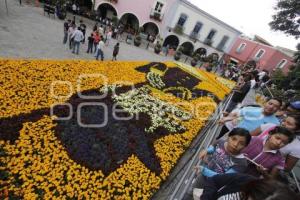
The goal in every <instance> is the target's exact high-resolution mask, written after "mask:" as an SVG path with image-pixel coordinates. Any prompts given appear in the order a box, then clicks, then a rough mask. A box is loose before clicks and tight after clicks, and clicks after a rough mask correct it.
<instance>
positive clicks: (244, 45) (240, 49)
mask: <svg viewBox="0 0 300 200" xmlns="http://www.w3.org/2000/svg"><path fill="white" fill-rule="evenodd" d="M245 47H246V44H245V43H242V44H240V46H239V47H238V48H237V49H236V52H237V53H241V52H242V51H244V49H245Z"/></svg>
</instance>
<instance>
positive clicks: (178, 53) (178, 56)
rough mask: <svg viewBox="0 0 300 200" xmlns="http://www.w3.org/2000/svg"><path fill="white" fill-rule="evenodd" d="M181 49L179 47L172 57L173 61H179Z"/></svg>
mask: <svg viewBox="0 0 300 200" xmlns="http://www.w3.org/2000/svg"><path fill="white" fill-rule="evenodd" d="M182 51H183V47H179V48H178V49H177V51H176V53H175V55H174V59H175V60H180V58H181V55H182Z"/></svg>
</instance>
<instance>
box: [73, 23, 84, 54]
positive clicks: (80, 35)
mask: <svg viewBox="0 0 300 200" xmlns="http://www.w3.org/2000/svg"><path fill="white" fill-rule="evenodd" d="M72 38H73V39H74V46H73V51H72V53H75V49H76V54H77V55H78V54H79V47H80V42H81V41H82V40H83V38H84V36H83V33H82V32H81V30H80V27H78V28H77V30H76V31H74V33H73V34H72Z"/></svg>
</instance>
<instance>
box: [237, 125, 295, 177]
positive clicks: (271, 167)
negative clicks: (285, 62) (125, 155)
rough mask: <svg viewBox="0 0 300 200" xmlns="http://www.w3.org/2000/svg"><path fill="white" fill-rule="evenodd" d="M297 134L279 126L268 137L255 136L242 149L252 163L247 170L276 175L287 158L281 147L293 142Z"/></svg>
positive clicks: (258, 173)
mask: <svg viewBox="0 0 300 200" xmlns="http://www.w3.org/2000/svg"><path fill="white" fill-rule="evenodd" d="M294 138H295V135H294V134H293V133H292V132H290V131H289V130H288V129H286V128H284V127H280V126H277V127H276V128H275V129H273V130H271V131H270V132H269V135H268V137H259V136H254V137H252V139H251V142H250V144H249V145H248V146H247V147H246V148H245V149H244V150H243V151H242V152H243V153H244V154H245V156H246V157H247V158H248V160H250V161H251V163H250V164H249V165H248V170H247V172H248V173H250V174H252V175H254V176H260V175H271V176H273V177H275V176H276V175H277V174H278V172H279V170H282V169H284V164H285V159H284V157H283V156H282V155H281V153H280V151H279V150H280V149H281V148H282V147H284V146H286V145H287V144H289V143H291V142H292V141H293V140H294Z"/></svg>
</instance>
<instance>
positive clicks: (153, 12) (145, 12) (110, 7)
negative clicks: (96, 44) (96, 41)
mask: <svg viewBox="0 0 300 200" xmlns="http://www.w3.org/2000/svg"><path fill="white" fill-rule="evenodd" d="M174 2H176V0H168V1H167V0H96V1H95V7H94V9H95V10H96V11H97V13H99V14H100V17H101V18H102V19H103V18H106V19H112V18H113V17H117V18H118V19H119V20H120V23H121V24H123V25H124V26H125V29H126V30H130V29H131V30H132V31H135V32H136V31H137V30H138V29H139V27H144V32H145V33H148V34H151V35H153V36H156V35H157V34H160V35H161V29H162V27H163V26H164V25H165V19H166V14H167V13H168V12H167V11H168V10H170V9H171V8H172V6H173V5H174ZM133 8H134V9H133Z"/></svg>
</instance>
